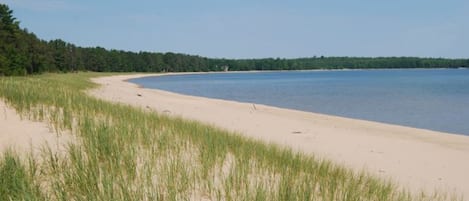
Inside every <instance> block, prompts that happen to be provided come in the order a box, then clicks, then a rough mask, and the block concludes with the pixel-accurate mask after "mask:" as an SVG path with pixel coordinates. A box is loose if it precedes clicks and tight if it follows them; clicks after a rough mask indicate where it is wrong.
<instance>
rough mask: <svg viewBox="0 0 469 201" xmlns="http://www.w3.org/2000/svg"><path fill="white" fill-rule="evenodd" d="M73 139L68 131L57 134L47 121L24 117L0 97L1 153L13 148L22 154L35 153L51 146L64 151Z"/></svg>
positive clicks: (57, 150)
mask: <svg viewBox="0 0 469 201" xmlns="http://www.w3.org/2000/svg"><path fill="white" fill-rule="evenodd" d="M71 141H72V137H71V135H70V133H68V132H61V133H60V134H57V133H56V132H55V131H53V130H52V129H51V128H50V127H49V126H48V124H47V123H44V122H36V121H31V120H28V119H22V118H21V116H20V115H19V114H18V113H17V112H16V111H15V110H14V109H13V108H11V107H9V106H7V105H6V104H5V102H4V101H2V100H1V99H0V154H1V153H3V152H4V151H6V150H8V149H11V150H13V151H15V152H17V153H18V154H20V155H24V154H28V153H30V151H32V153H33V154H34V155H36V154H40V153H41V151H42V150H43V149H44V148H46V147H49V148H50V149H51V151H53V152H54V153H56V152H63V151H64V150H65V146H66V145H67V143H69V142H71Z"/></svg>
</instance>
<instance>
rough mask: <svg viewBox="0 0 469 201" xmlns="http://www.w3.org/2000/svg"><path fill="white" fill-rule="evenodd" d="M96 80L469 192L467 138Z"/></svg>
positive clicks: (349, 161)
mask: <svg viewBox="0 0 469 201" xmlns="http://www.w3.org/2000/svg"><path fill="white" fill-rule="evenodd" d="M142 76H149V75H148V74H146V75H142V74H140V75H124V76H113V77H101V78H95V79H93V81H94V82H96V83H99V84H102V87H101V88H98V89H95V90H93V91H90V94H92V95H94V96H96V97H99V98H102V99H105V100H109V101H115V102H121V103H126V104H130V105H134V106H140V107H144V108H147V109H153V110H156V111H158V112H160V113H166V114H169V115H174V116H180V117H183V118H187V119H192V120H197V121H201V122H205V123H209V124H211V125H214V126H217V127H221V128H225V129H227V130H230V131H235V132H239V133H241V134H243V135H246V136H248V137H253V138H257V139H261V140H264V141H267V142H274V143H277V144H281V145H286V146H289V147H292V148H294V149H296V150H299V151H303V152H305V153H314V154H315V155H316V156H319V157H324V158H326V159H330V160H332V161H335V162H337V163H340V164H344V165H346V166H348V167H351V168H354V169H356V170H357V171H360V170H363V169H365V170H367V171H368V172H370V173H372V174H376V175H379V176H381V177H382V178H386V179H388V178H392V179H393V180H394V181H397V182H398V183H399V184H401V185H402V186H404V187H407V188H410V189H411V190H413V191H418V190H424V191H427V192H433V191H434V190H435V189H438V190H441V191H444V192H449V193H453V192H457V193H458V194H459V193H460V194H463V195H464V197H466V198H469V137H467V136H460V135H452V134H447V133H442V132H435V131H429V130H424V129H415V128H409V127H403V126H396V125H389V124H383V123H376V122H371V121H363V120H355V119H349V118H341V117H335V116H329V115H322V114H315V113H309V112H302V111H295V110H289V109H282V108H276V107H270V106H264V105H258V104H256V105H253V104H250V103H239V102H234V101H224V100H216V99H208V98H202V97H194V96H186V95H180V94H175V93H170V92H165V91H161V90H152V89H143V88H141V87H138V86H137V85H135V84H132V83H128V82H125V81H124V80H126V79H130V78H136V77H142Z"/></svg>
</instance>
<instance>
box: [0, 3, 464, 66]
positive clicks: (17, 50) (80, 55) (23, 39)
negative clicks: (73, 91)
mask: <svg viewBox="0 0 469 201" xmlns="http://www.w3.org/2000/svg"><path fill="white" fill-rule="evenodd" d="M226 67H228V68H229V70H230V71H231V70H232V71H247V70H305V69H338V68H455V67H469V59H443V58H416V57H378V58H369V57H368V58H367V57H323V56H320V57H310V58H298V59H281V58H264V59H218V58H206V57H201V56H194V55H187V54H178V53H171V52H168V53H152V52H129V51H123V50H107V49H104V48H102V47H79V46H76V45H74V44H71V43H67V42H65V41H63V40H60V39H57V40H51V41H45V40H41V39H39V38H38V37H36V35H34V33H31V32H29V31H28V30H27V29H22V28H20V25H19V21H17V20H16V18H15V17H14V16H13V11H12V10H10V8H9V7H8V6H7V5H5V4H0V75H26V74H36V73H42V72H71V71H97V72H109V71H112V72H181V71H222V70H226V69H225V68H226Z"/></svg>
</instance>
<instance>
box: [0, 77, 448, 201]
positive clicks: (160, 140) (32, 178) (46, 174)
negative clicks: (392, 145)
mask: <svg viewBox="0 0 469 201" xmlns="http://www.w3.org/2000/svg"><path fill="white" fill-rule="evenodd" d="M98 75H105V74H96V73H70V74H45V75H40V76H28V77H0V98H2V99H3V100H4V101H5V102H7V103H8V104H9V105H10V106H12V107H14V108H15V109H16V110H17V111H18V112H19V113H20V114H22V115H23V117H25V118H30V119H33V120H41V121H47V122H48V123H49V124H50V125H51V127H52V128H53V129H55V130H56V131H57V133H61V131H62V130H68V131H71V132H72V135H74V138H76V141H75V142H74V143H71V144H69V145H68V146H67V148H66V150H65V151H64V152H63V153H54V152H52V151H51V150H50V149H45V150H44V151H43V152H44V153H42V154H40V155H37V156H32V155H30V156H29V157H27V158H25V159H24V160H20V159H19V157H18V156H17V155H15V154H12V153H11V152H6V153H3V154H2V153H0V156H2V157H1V160H0V179H1V182H0V192H1V194H0V196H1V197H0V199H2V200H9V199H10V198H11V199H12V200H203V199H207V200H451V199H452V198H448V197H445V196H444V195H440V194H435V196H434V197H430V198H429V197H425V194H422V195H412V194H410V193H407V192H405V191H401V190H400V189H399V188H398V187H396V186H395V185H392V184H391V183H389V182H385V181H382V180H380V179H377V178H375V177H373V176H370V175H367V174H366V173H355V172H352V171H351V170H349V169H346V168H344V167H341V166H338V165H336V164H333V163H331V162H330V161H327V160H319V159H317V158H314V157H313V156H311V155H304V154H300V153H296V152H293V151H292V150H291V149H287V148H283V147H279V146H277V145H271V144H265V143H263V142H259V141H256V140H252V139H247V138H244V137H241V136H240V135H236V134H233V133H228V132H226V131H223V130H219V129H216V128H212V127H209V126H206V125H203V124H201V123H197V122H192V121H187V120H182V119H178V118H170V117H168V116H165V115H160V114H156V113H154V112H149V111H148V110H144V109H141V108H140V109H139V108H134V107H131V106H128V105H122V104H113V103H108V102H105V101H101V100H97V99H95V98H92V97H89V96H87V95H86V94H85V92H84V90H86V89H89V88H91V87H93V86H95V85H94V84H92V83H90V82H89V81H88V79H89V78H90V77H93V76H98ZM24 161H27V162H24ZM424 198H425V199H424ZM452 200H456V199H452Z"/></svg>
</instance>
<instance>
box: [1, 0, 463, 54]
mask: <svg viewBox="0 0 469 201" xmlns="http://www.w3.org/2000/svg"><path fill="white" fill-rule="evenodd" d="M0 2H2V3H6V4H7V5H9V6H10V8H11V9H12V10H13V11H14V15H15V17H16V18H18V20H19V21H20V22H21V27H23V28H27V29H28V30H29V31H31V32H34V33H35V34H36V35H37V36H38V37H39V38H41V39H45V40H50V39H57V38H59V39H63V40H65V41H67V42H71V43H74V44H76V45H79V46H85V47H95V46H100V47H104V48H107V49H119V50H127V51H135V52H138V51H150V52H178V53H186V54H196V55H201V56H206V57H215V58H266V57H280V58H296V57H312V56H367V57H377V56H418V57H447V58H469V1H468V0H288V1H284V0H192V1H188V0H185V1H184V0H167V1H158V0H138V1H130V0H126V1H124V0H112V1H111V0H108V1H105V0H99V1H98V0H0Z"/></svg>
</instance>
